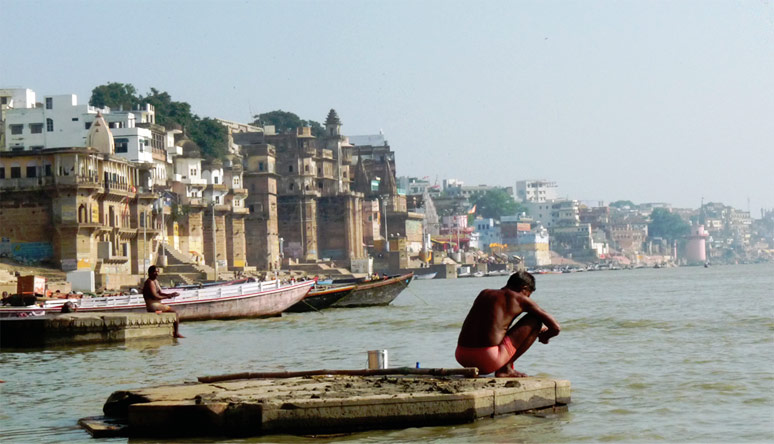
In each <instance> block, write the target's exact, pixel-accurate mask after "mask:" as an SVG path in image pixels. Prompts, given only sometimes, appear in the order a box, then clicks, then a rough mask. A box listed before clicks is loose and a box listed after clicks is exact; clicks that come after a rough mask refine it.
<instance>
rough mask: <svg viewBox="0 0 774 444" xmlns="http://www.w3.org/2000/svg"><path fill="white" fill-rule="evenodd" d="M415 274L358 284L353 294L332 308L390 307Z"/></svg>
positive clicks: (337, 302)
mask: <svg viewBox="0 0 774 444" xmlns="http://www.w3.org/2000/svg"><path fill="white" fill-rule="evenodd" d="M413 277H414V273H408V274H404V275H401V276H395V277H390V278H385V279H379V280H374V281H366V282H362V283H358V284H357V285H356V286H355V288H354V289H353V290H352V292H351V293H349V294H348V295H346V296H344V297H343V298H341V299H339V300H338V301H336V302H334V303H333V305H331V307H370V306H374V305H389V304H390V302H392V301H394V300H395V298H397V297H398V295H399V294H400V292H401V291H403V290H404V289H405V288H406V287H408V284H409V282H411V279H412V278H413Z"/></svg>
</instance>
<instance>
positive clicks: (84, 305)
mask: <svg viewBox="0 0 774 444" xmlns="http://www.w3.org/2000/svg"><path fill="white" fill-rule="evenodd" d="M312 285H314V282H313V281H306V282H300V283H297V284H292V285H285V286H282V285H279V284H278V283H275V282H269V283H266V282H254V283H247V284H241V285H230V286H220V287H214V288H203V289H196V290H185V291H182V292H181V295H180V296H178V297H175V298H173V299H166V300H164V301H162V303H164V304H165V305H169V306H170V307H172V308H173V309H174V310H175V312H177V314H178V316H179V318H180V320H181V321H207V320H215V319H237V318H261V317H269V316H276V315H279V314H281V313H282V312H283V311H284V310H285V309H287V308H288V307H290V306H291V305H293V304H295V303H296V302H298V301H300V300H301V299H303V298H304V296H306V294H307V293H308V292H309V289H310V288H312ZM63 302H64V301H63ZM73 302H75V303H76V304H77V305H78V312H80V313H99V312H106V311H110V312H129V313H131V312H140V313H142V312H145V311H146V309H145V302H144V300H143V299H142V296H140V295H131V296H114V297H105V298H92V299H82V300H73ZM60 307H61V305H60ZM58 312H59V308H56V307H51V308H45V309H43V308H37V307H30V308H27V307H18V308H16V307H14V308H13V309H3V310H2V311H0V316H2V317H18V316H31V315H33V316H34V315H39V314H52V313H58Z"/></svg>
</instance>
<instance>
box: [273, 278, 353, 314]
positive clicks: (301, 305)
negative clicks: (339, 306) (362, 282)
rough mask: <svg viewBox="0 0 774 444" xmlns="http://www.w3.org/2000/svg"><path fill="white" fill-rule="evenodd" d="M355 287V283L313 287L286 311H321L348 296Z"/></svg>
mask: <svg viewBox="0 0 774 444" xmlns="http://www.w3.org/2000/svg"><path fill="white" fill-rule="evenodd" d="M354 288H355V286H354V285H344V286H340V287H329V288H321V289H316V288H312V289H311V290H309V293H307V295H306V297H304V298H303V299H302V300H301V301H299V302H296V303H295V304H293V305H291V306H290V307H289V308H288V309H287V310H285V311H286V312H290V313H304V312H308V311H319V310H322V309H324V308H328V307H330V306H331V305H333V304H334V303H336V302H337V301H338V300H339V299H341V298H343V297H345V296H347V295H348V294H349V293H351V292H352V290H353V289H354Z"/></svg>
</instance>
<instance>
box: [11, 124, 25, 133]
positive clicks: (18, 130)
mask: <svg viewBox="0 0 774 444" xmlns="http://www.w3.org/2000/svg"><path fill="white" fill-rule="evenodd" d="M10 126H11V134H21V133H22V130H23V128H24V125H10Z"/></svg>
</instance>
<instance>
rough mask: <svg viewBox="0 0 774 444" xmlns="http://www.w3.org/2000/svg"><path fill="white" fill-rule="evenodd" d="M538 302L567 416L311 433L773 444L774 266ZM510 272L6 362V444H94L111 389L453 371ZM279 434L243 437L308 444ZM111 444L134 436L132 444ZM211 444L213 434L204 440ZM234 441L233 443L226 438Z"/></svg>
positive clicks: (0, 415) (603, 278) (585, 282)
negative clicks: (378, 353)
mask: <svg viewBox="0 0 774 444" xmlns="http://www.w3.org/2000/svg"><path fill="white" fill-rule="evenodd" d="M537 279H538V282H537V284H538V290H537V292H536V293H535V295H534V296H533V298H534V299H535V300H537V302H538V303H539V304H541V305H542V306H543V307H544V308H546V309H547V310H548V311H550V312H551V313H552V314H554V315H555V316H556V317H557V318H558V319H559V321H560V322H561V323H562V326H563V331H562V334H561V335H560V336H559V337H557V338H555V339H553V340H552V341H551V344H550V345H548V346H545V345H541V344H537V343H536V345H535V346H534V347H533V348H532V349H531V350H529V351H528V352H527V353H526V354H525V355H524V356H523V357H522V358H521V359H520V362H517V369H519V370H521V371H524V372H526V373H528V374H533V375H536V376H544V377H552V378H561V379H569V380H570V381H571V382H572V385H573V404H572V405H571V406H570V411H569V412H568V413H564V414H558V415H549V416H547V417H533V416H507V417H501V418H496V419H495V420H481V421H476V422H475V423H472V424H464V425H458V426H452V427H425V428H412V429H406V430H387V431H372V432H364V433H357V434H352V435H346V436H336V437H328V438H316V439H315V442H333V441H336V442H340V441H357V442H362V441H379V442H405V441H427V442H473V441H479V442H480V441H486V442H493V441H497V442H514V441H516V442H520V441H524V442H578V441H718V440H722V441H772V440H774V426H772V424H774V372H773V371H772V368H771V362H772V358H774V334H772V332H774V298H772V290H771V289H772V288H774V266H772V265H748V266H728V267H712V268H709V269H705V268H678V269H660V270H652V269H645V270H631V271H608V272H596V273H575V274H563V275H542V276H538V277H537ZM505 280H506V279H505V278H504V277H499V278H481V279H464V280H462V279H461V280H432V281H415V282H413V283H412V284H411V286H410V287H409V288H408V290H407V291H405V292H404V293H402V294H401V296H400V297H399V298H398V299H397V300H396V301H395V302H394V303H393V304H392V305H390V306H387V307H379V308H354V309H336V310H326V311H322V312H311V313H296V314H290V315H286V316H283V317H281V318H270V319H246V320H237V321H208V322H198V323H183V324H182V326H181V332H182V333H183V334H184V335H186V338H185V339H182V340H180V341H174V340H172V339H162V340H142V341H139V342H138V341H135V342H131V343H127V344H122V345H92V346H80V347H58V348H47V349H35V350H25V351H19V350H3V352H2V353H0V379H2V380H5V381H7V382H6V383H5V384H0V398H2V405H1V406H0V439H2V440H3V442H61V441H64V440H67V441H76V442H77V441H81V442H93V441H90V438H89V436H88V434H86V433H85V432H83V431H82V430H80V429H78V428H77V426H76V421H77V419H78V418H81V417H84V416H92V415H97V414H100V413H101V409H102V404H103V403H104V402H105V400H106V399H107V397H108V395H110V393H112V392H113V391H115V390H121V389H128V388H132V387H138V386H144V385H149V384H160V383H179V382H183V381H193V380H195V378H196V377H197V376H204V375H213V374H223V373H237V372H243V371H278V370H308V369H320V368H363V367H364V366H365V362H366V351H367V350H374V349H388V350H389V353H390V363H391V365H392V366H396V367H397V366H413V365H414V364H415V363H416V362H420V363H421V366H422V367H457V366H458V365H457V364H456V363H455V362H454V358H453V356H454V347H455V344H456V339H457V334H458V332H459V329H460V327H461V325H462V320H463V319H464V316H465V314H466V313H467V309H468V308H469V306H470V304H471V302H472V300H473V298H474V297H475V296H476V294H477V293H478V291H479V290H481V289H482V288H484V287H501V286H503V285H504V283H505ZM308 440H309V438H305V437H294V436H271V437H261V438H250V439H244V440H236V441H235V442H278V441H280V442H304V441H308ZM109 441H121V442H123V441H126V440H125V439H117V440H109ZM201 441H202V442H208V441H213V439H206V440H201ZM230 441H234V440H230Z"/></svg>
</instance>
